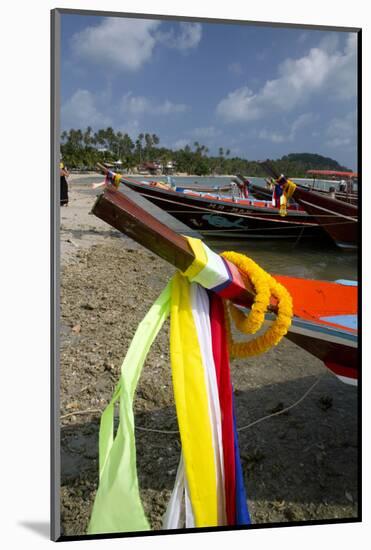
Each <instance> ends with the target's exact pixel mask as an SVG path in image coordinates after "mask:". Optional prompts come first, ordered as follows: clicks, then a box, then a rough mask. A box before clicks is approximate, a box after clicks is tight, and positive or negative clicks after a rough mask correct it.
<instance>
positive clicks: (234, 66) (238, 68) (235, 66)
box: [228, 61, 243, 75]
mask: <svg viewBox="0 0 371 550" xmlns="http://www.w3.org/2000/svg"><path fill="white" fill-rule="evenodd" d="M228 70H229V71H230V72H231V73H232V74H235V75H241V74H243V67H242V65H241V63H239V62H238V61H235V62H234V63H231V64H230V65H228Z"/></svg>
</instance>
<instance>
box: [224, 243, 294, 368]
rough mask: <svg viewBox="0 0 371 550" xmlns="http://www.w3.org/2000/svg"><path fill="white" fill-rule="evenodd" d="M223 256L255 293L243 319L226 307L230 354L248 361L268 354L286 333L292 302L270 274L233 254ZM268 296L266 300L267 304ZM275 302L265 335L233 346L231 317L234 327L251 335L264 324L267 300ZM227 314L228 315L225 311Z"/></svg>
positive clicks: (242, 315)
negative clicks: (271, 299) (275, 305)
mask: <svg viewBox="0 0 371 550" xmlns="http://www.w3.org/2000/svg"><path fill="white" fill-rule="evenodd" d="M222 256H223V257H224V258H226V259H227V260H229V261H230V262H232V263H233V264H235V265H236V266H237V267H238V269H239V270H240V272H241V273H242V274H243V275H244V276H245V277H248V278H249V280H250V281H251V282H252V283H253V285H254V287H255V290H256V292H257V301H255V302H254V304H253V306H252V308H251V312H250V314H249V315H248V316H247V317H246V316H245V315H244V314H243V313H242V312H241V311H240V310H239V309H238V308H236V307H235V306H233V305H231V304H229V308H228V307H227V306H226V307H225V313H226V315H225V317H226V329H227V333H228V343H229V351H230V353H231V355H232V356H233V357H240V358H241V357H249V356H252V355H259V354H261V353H264V352H265V351H268V350H269V349H270V348H271V347H272V346H275V345H277V344H278V342H279V341H280V340H281V339H282V338H283V336H284V335H285V334H286V333H287V331H288V329H289V327H290V325H291V319H292V315H293V308H292V299H291V296H290V294H289V293H288V291H287V290H286V288H285V287H284V286H282V285H281V284H280V283H278V281H276V280H275V279H274V278H273V277H272V276H271V275H269V273H267V272H266V271H264V270H263V269H262V268H261V267H259V266H258V265H257V264H256V263H255V262H254V261H253V260H251V259H250V258H247V257H246V256H244V255H243V254H238V253H236V252H223V254H222ZM267 295H268V300H267ZM271 296H273V297H274V298H276V299H277V301H278V304H277V310H278V312H277V318H276V319H275V321H274V322H273V324H272V325H271V326H270V327H269V328H268V329H267V330H266V332H265V333H264V334H262V335H261V336H258V337H257V338H256V339H254V340H250V341H248V342H235V341H234V340H233V338H232V332H231V322H230V316H229V314H230V315H231V317H232V319H233V320H234V322H235V324H236V327H237V328H238V329H239V330H240V331H241V332H243V333H245V334H254V333H255V332H257V330H259V329H260V328H261V326H262V324H263V322H264V318H265V311H266V310H267V308H268V305H269V301H270V297H271ZM228 310H229V311H228Z"/></svg>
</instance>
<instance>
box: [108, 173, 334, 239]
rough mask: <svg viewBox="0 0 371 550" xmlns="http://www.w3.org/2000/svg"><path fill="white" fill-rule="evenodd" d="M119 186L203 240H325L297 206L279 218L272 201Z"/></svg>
mask: <svg viewBox="0 0 371 550" xmlns="http://www.w3.org/2000/svg"><path fill="white" fill-rule="evenodd" d="M106 175H108V177H111V178H112V180H113V179H114V177H115V173H114V172H112V171H110V170H106ZM120 182H121V183H122V184H124V185H126V186H127V187H129V188H130V189H132V190H133V191H136V192H137V193H139V194H140V195H141V196H142V197H144V198H146V199H147V200H149V201H150V202H152V203H153V204H155V205H156V206H158V207H159V208H161V209H162V210H165V211H166V212H168V213H169V214H171V215H172V216H173V217H174V218H176V219H178V220H180V221H181V222H182V223H184V224H185V225H187V226H188V227H191V228H192V229H195V230H196V231H197V232H199V233H200V234H201V235H203V236H205V237H211V238H219V237H222V238H226V237H228V238H233V239H264V240H268V239H297V238H298V237H300V238H306V237H311V238H314V239H315V238H324V237H326V234H325V232H324V231H323V229H322V228H321V227H320V226H319V224H318V221H317V220H316V219H315V218H314V217H313V216H312V215H311V214H308V213H307V212H306V210H305V209H304V208H302V207H300V206H299V205H297V204H296V205H295V204H292V205H290V206H289V207H288V209H287V216H285V217H282V216H281V215H280V213H279V208H278V207H274V206H273V205H272V202H271V200H269V201H264V200H263V201H262V200H256V199H254V198H238V197H233V196H222V195H221V194H219V193H210V192H209V193H203V192H199V191H196V190H194V189H192V190H188V189H183V190H182V191H179V190H178V189H177V188H171V186H170V185H166V184H163V183H158V182H149V183H147V182H140V181H135V180H133V179H128V178H125V177H122V176H121V177H120Z"/></svg>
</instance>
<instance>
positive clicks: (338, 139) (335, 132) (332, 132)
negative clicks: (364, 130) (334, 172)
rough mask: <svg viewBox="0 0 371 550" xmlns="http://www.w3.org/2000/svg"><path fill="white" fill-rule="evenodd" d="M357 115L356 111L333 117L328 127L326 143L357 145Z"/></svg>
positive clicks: (338, 145)
mask: <svg viewBox="0 0 371 550" xmlns="http://www.w3.org/2000/svg"><path fill="white" fill-rule="evenodd" d="M356 133H357V117H356V114H355V113H354V112H351V113H348V114H347V115H346V116H345V117H342V118H333V119H332V120H331V121H330V123H329V125H328V127H327V129H326V138H327V140H326V145H328V146H329V147H334V148H338V147H340V148H341V147H346V148H354V149H355V147H356Z"/></svg>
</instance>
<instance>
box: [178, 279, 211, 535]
mask: <svg viewBox="0 0 371 550" xmlns="http://www.w3.org/2000/svg"><path fill="white" fill-rule="evenodd" d="M170 357H171V368H172V376H173V388H174V396H175V404H176V410H177V416H178V423H179V430H180V436H181V441H182V452H183V457H184V462H185V469H186V475H187V481H188V486H189V492H190V496H191V502H192V510H193V515H194V518H195V524H196V527H212V526H216V525H218V510H217V485H216V483H217V481H216V468H215V455H214V449H213V439H212V432H211V426H210V414H209V403H208V393H207V388H206V379H205V372H204V367H203V364H202V356H201V350H200V345H199V342H198V338H197V331H196V327H195V323H194V320H193V315H192V310H191V296H190V283H189V281H188V280H187V279H186V278H185V277H184V276H182V275H181V274H180V273H176V274H175V276H174V278H173V281H172V300H171V317H170ZM196 403H197V406H195V404H196Z"/></svg>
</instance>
